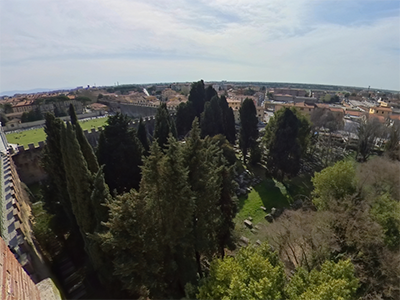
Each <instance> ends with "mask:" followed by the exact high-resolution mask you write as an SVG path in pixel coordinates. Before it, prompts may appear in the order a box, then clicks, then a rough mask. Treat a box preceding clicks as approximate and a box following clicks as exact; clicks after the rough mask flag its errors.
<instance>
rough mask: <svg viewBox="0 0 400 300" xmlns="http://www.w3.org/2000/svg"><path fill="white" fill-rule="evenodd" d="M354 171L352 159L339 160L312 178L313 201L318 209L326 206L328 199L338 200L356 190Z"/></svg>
mask: <svg viewBox="0 0 400 300" xmlns="http://www.w3.org/2000/svg"><path fill="white" fill-rule="evenodd" d="M355 175H356V172H355V168H354V163H353V162H352V161H339V162H337V163H336V164H335V165H334V166H332V167H327V168H325V169H323V170H322V171H321V172H319V173H315V175H314V177H313V178H312V183H313V184H314V191H313V195H314V197H313V203H314V205H315V206H317V207H318V208H319V209H325V208H327V205H328V203H329V201H330V200H332V199H337V200H340V199H342V198H343V197H345V196H348V195H352V194H354V193H355V192H356V176H355Z"/></svg>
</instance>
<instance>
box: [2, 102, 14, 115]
mask: <svg viewBox="0 0 400 300" xmlns="http://www.w3.org/2000/svg"><path fill="white" fill-rule="evenodd" d="M3 110H4V113H5V114H10V113H12V112H13V108H12V105H11V103H5V104H3Z"/></svg>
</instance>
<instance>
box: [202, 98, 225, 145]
mask: <svg viewBox="0 0 400 300" xmlns="http://www.w3.org/2000/svg"><path fill="white" fill-rule="evenodd" d="M200 125H201V136H202V137H205V136H207V135H208V136H214V135H217V134H222V133H223V127H222V126H223V125H222V111H221V108H220V106H219V98H218V96H214V97H213V98H211V100H210V101H209V102H206V104H205V106H204V112H203V113H202V114H201V123H200Z"/></svg>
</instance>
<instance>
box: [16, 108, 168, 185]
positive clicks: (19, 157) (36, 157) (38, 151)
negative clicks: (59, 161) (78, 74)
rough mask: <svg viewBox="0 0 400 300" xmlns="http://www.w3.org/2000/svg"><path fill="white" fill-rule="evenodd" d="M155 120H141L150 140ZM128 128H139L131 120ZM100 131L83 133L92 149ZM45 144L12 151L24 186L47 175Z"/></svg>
mask: <svg viewBox="0 0 400 300" xmlns="http://www.w3.org/2000/svg"><path fill="white" fill-rule="evenodd" d="M171 116H172V117H174V116H175V114H171ZM155 120H156V119H155V116H148V117H144V118H143V123H144V125H145V126H146V130H147V133H148V136H149V137H150V138H152V136H153V132H154V126H155ZM129 126H130V127H131V128H135V129H137V128H138V126H139V120H133V121H132V122H131V123H130V124H129ZM101 131H103V127H98V128H97V129H95V128H92V129H91V130H84V131H83V133H84V134H85V136H86V138H87V140H88V142H89V144H90V145H91V146H92V147H93V148H96V147H97V145H98V141H99V138H100V133H101ZM45 144H46V143H45V141H40V142H39V143H38V145H35V144H33V143H31V144H28V148H25V147H24V146H19V147H18V148H17V149H16V150H15V151H14V150H12V151H13V153H12V154H13V155H12V159H13V161H14V163H15V165H16V168H17V171H18V174H19V177H20V178H21V181H22V182H24V183H25V184H32V183H35V182H39V181H42V180H44V179H46V177H47V174H46V173H45V172H44V170H43V167H42V163H41V160H42V149H43V148H44V146H45Z"/></svg>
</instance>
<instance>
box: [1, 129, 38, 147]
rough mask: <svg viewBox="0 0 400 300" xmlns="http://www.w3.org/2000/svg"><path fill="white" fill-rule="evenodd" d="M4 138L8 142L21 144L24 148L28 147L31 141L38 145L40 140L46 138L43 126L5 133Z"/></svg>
mask: <svg viewBox="0 0 400 300" xmlns="http://www.w3.org/2000/svg"><path fill="white" fill-rule="evenodd" d="M6 138H7V141H8V142H9V143H10V144H18V145H20V146H22V145H23V146H24V147H25V148H28V144H31V143H33V144H35V145H38V143H39V142H40V141H44V140H45V139H46V134H45V133H44V130H43V128H37V129H30V130H25V131H21V132H14V133H10V134H6Z"/></svg>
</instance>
